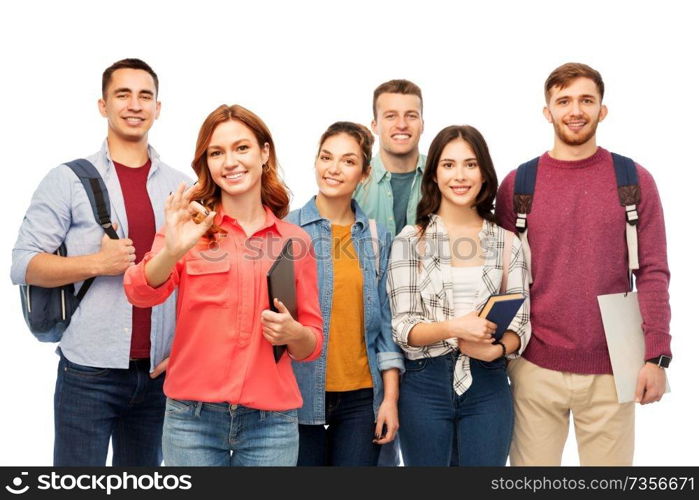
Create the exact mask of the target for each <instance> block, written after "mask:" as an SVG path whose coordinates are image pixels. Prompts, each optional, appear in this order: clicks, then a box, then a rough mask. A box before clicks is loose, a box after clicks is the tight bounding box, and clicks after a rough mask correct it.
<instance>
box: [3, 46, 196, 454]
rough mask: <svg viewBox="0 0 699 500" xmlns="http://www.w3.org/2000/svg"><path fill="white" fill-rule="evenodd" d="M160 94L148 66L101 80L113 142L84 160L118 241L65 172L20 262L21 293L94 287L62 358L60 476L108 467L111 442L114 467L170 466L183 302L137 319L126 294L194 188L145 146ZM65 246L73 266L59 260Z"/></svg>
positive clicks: (26, 232) (44, 187)
mask: <svg viewBox="0 0 699 500" xmlns="http://www.w3.org/2000/svg"><path fill="white" fill-rule="evenodd" d="M157 94H158V77H157V75H156V74H155V72H154V71H153V70H152V69H151V68H150V66H148V65H147V64H146V63H145V62H143V61H141V60H139V59H124V60H121V61H118V62H116V63H114V64H113V65H112V66H110V67H109V68H107V69H106V70H105V71H104V73H103V75H102V98H101V99H100V100H99V102H98V105H99V111H100V113H101V114H102V116H104V117H105V118H106V119H107V123H108V130H107V139H106V141H105V142H104V143H103V145H102V149H101V150H100V151H99V152H98V153H96V154H94V155H92V156H90V157H88V158H87V159H88V160H89V161H90V162H91V163H92V164H93V165H94V166H95V167H96V168H97V171H98V172H99V173H100V175H101V176H102V179H103V180H104V183H105V185H106V187H107V190H108V192H109V198H110V201H111V215H112V221H113V222H114V226H115V229H116V231H117V234H118V235H119V237H120V239H116V240H111V239H109V238H108V237H107V236H106V235H105V233H104V231H103V229H102V228H101V227H100V226H99V225H98V224H97V222H96V221H95V219H94V215H93V212H92V206H91V204H90V202H89V200H88V197H87V193H86V191H85V189H84V188H83V185H82V184H81V182H80V180H79V179H78V177H77V176H76V175H75V174H74V173H73V172H72V171H71V170H70V168H69V167H67V166H66V165H60V166H58V167H56V168H54V169H53V170H51V171H50V172H49V173H48V174H47V175H46V177H45V178H44V179H43V181H42V182H41V183H40V185H39V187H38V188H37V190H36V191H35V192H34V195H33V197H32V200H31V204H30V206H29V209H28V210H27V212H26V214H25V217H24V220H23V222H22V226H21V227H20V230H19V236H18V238H17V242H16V243H15V247H14V249H13V251H12V270H11V276H12V281H13V282H14V283H15V284H28V285H36V286H42V287H57V286H61V285H65V284H68V283H75V284H76V290H77V289H79V288H80V286H81V285H82V282H83V281H84V280H86V279H88V278H91V277H95V278H96V279H95V280H94V282H93V283H92V286H91V287H90V290H89V291H88V293H87V294H86V295H85V297H84V298H83V300H82V302H81V305H80V307H79V308H78V309H77V310H76V311H75V313H74V314H73V317H72V320H71V323H70V326H69V327H68V328H67V329H66V330H65V332H64V334H63V338H62V340H61V342H60V344H59V347H58V349H57V353H58V354H59V356H60V361H59V364H58V376H57V380H56V390H55V395H54V424H55V441H54V465H57V466H103V465H105V462H106V458H107V450H108V447H109V441H110V439H111V440H112V448H113V460H112V464H113V465H115V466H157V465H160V462H161V460H162V452H161V444H160V443H161V438H162V424H163V415H164V408H165V397H164V395H163V390H162V386H163V379H164V371H165V368H166V366H167V357H168V355H169V352H170V345H171V343H172V335H173V332H174V322H175V303H176V298H175V297H174V296H173V297H171V298H170V299H169V300H168V301H167V302H165V303H164V304H163V305H160V306H158V307H154V308H152V310H150V309H138V308H135V307H132V306H131V305H130V304H129V303H128V302H127V300H126V296H125V295H124V290H123V283H122V282H123V273H124V271H125V270H126V269H127V268H128V267H130V266H132V265H134V262H136V261H137V260H138V259H140V258H142V257H143V254H144V253H145V252H146V251H148V250H150V246H151V244H152V241H153V237H154V235H155V230H156V228H157V227H159V226H161V225H163V223H164V212H163V209H162V207H163V204H164V201H165V198H166V197H167V196H168V194H169V193H170V192H171V191H173V190H175V189H176V188H177V186H178V185H179V184H180V183H181V182H183V181H187V178H186V176H185V175H184V174H183V173H181V172H178V171H176V170H174V169H172V168H170V167H168V166H167V165H165V164H164V163H162V162H160V160H159V157H158V154H157V153H156V152H155V150H154V149H153V148H151V147H150V146H149V145H148V131H149V130H150V128H151V126H152V125H153V122H154V121H155V120H156V119H157V118H158V114H159V112H160V102H158V101H157ZM127 235H128V236H127ZM61 242H65V245H66V248H67V254H68V257H60V256H58V255H53V254H52V252H54V251H55V250H56V248H58V246H59V245H60V244H61Z"/></svg>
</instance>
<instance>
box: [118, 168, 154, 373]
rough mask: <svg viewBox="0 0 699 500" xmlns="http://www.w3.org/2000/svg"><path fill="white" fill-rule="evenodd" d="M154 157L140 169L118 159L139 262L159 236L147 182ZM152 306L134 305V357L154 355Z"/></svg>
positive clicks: (132, 343)
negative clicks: (151, 346) (151, 342)
mask: <svg viewBox="0 0 699 500" xmlns="http://www.w3.org/2000/svg"><path fill="white" fill-rule="evenodd" d="M150 166H151V161H150V159H149V160H148V161H147V162H146V164H145V165H143V166H141V167H138V168H129V167H127V166H125V165H122V164H120V163H117V162H114V167H115V168H116V172H117V176H118V177H119V183H120V185H121V192H122V194H123V196H124V205H125V207H126V220H127V221H128V223H129V234H128V236H127V237H128V238H131V240H132V241H133V245H134V248H135V249H136V264H138V263H139V262H141V259H143V256H144V255H145V254H146V252H148V250H150V247H151V246H152V245H153V239H154V238H155V215H154V214H153V205H152V204H151V201H150V196H148V191H147V189H146V181H147V180H148V173H149V172H150ZM150 316H151V308H150V307H146V308H141V307H136V306H134V307H133V313H132V316H131V318H132V319H131V352H130V354H129V356H130V357H131V358H136V359H138V358H149V357H150V328H151V318H150Z"/></svg>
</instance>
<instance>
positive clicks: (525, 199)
mask: <svg viewBox="0 0 699 500" xmlns="http://www.w3.org/2000/svg"><path fill="white" fill-rule="evenodd" d="M538 166H539V157H538V156H537V157H536V158H534V159H532V160H529V161H528V162H526V163H523V164H521V165H520V166H519V167H517V174H516V175H515V194H514V203H513V204H512V206H513V208H514V211H515V213H516V214H517V221H516V223H515V226H516V227H517V231H519V232H520V233H523V232H524V231H526V230H527V215H528V214H529V213H530V212H531V211H532V201H533V200H534V188H535V187H536V171H537V169H538Z"/></svg>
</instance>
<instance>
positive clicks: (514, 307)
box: [478, 293, 524, 341]
mask: <svg viewBox="0 0 699 500" xmlns="http://www.w3.org/2000/svg"><path fill="white" fill-rule="evenodd" d="M522 304H524V295H523V294H521V293H502V294H494V295H491V296H490V297H488V301H487V302H486V303H485V305H484V306H483V308H482V309H481V310H480V312H479V313H478V316H479V317H481V318H485V319H487V320H488V321H492V322H493V323H495V324H496V325H497V328H496V330H495V334H494V335H493V338H494V339H495V340H496V341H497V340H500V339H501V338H502V336H503V335H504V334H505V331H506V330H507V327H508V326H510V323H512V320H513V319H514V317H515V315H516V314H517V311H519V308H520V307H522Z"/></svg>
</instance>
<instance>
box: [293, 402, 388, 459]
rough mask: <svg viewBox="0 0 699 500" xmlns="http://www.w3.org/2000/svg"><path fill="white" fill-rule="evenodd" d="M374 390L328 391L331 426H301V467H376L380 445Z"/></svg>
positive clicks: (326, 407)
mask: <svg viewBox="0 0 699 500" xmlns="http://www.w3.org/2000/svg"><path fill="white" fill-rule="evenodd" d="M373 400H374V391H373V389H359V390H356V391H347V392H326V393H325V422H326V423H327V425H328V428H327V429H326V428H325V426H324V425H299V460H298V465H301V466H319V465H335V466H376V463H377V462H378V460H379V451H380V450H381V446H380V445H378V444H374V443H373V442H372V440H373V439H374V428H375V425H376V424H375V422H374V409H373Z"/></svg>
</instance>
